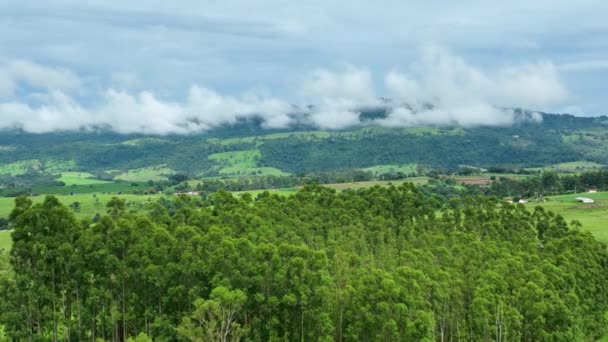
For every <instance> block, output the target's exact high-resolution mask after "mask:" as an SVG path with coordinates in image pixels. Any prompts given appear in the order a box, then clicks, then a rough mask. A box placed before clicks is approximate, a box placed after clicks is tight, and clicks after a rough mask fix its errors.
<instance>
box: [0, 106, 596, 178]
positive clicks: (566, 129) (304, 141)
mask: <svg viewBox="0 0 608 342" xmlns="http://www.w3.org/2000/svg"><path fill="white" fill-rule="evenodd" d="M607 122H608V119H607V118H606V117H597V118H582V117H574V116H571V115H551V114H545V115H543V121H542V122H541V123H538V122H521V123H518V124H515V125H513V126H509V127H472V128H462V127H449V126H446V127H414V128H383V127H377V126H363V127H354V128H352V129H349V130H340V131H318V130H314V129H313V128H312V127H293V128H291V129H285V130H267V129H264V128H262V127H261V126H260V123H259V122H255V121H253V122H241V123H240V124H237V125H234V126H229V127H225V128H222V129H217V130H214V131H210V132H207V133H203V134H195V135H168V136H143V135H120V134H115V133H110V132H104V131H99V132H79V133H77V132H62V133H47V134H28V133H23V132H16V131H5V132H2V134H1V135H0V176H2V175H4V176H6V175H11V176H18V175H20V174H25V173H28V177H27V178H28V179H32V177H39V176H40V175H39V174H40V173H42V174H44V175H52V174H58V173H61V172H65V171H79V172H91V173H93V174H95V176H96V177H97V178H100V179H113V178H116V179H124V178H126V177H125V175H124V173H126V172H131V171H135V172H138V171H141V170H143V169H149V168H156V169H163V170H164V171H163V172H161V173H158V174H157V175H156V176H167V175H168V174H171V173H182V174H188V175H190V176H203V177H214V176H226V177H235V176H251V175H287V174H299V173H307V172H320V171H336V170H343V169H353V168H368V167H374V166H378V165H387V164H419V165H423V166H425V167H428V168H439V167H441V168H452V169H453V168H457V167H459V166H461V165H469V166H476V167H486V168H487V167H491V166H497V165H515V166H519V167H539V166H546V165H553V164H559V163H562V162H570V161H588V162H595V163H599V164H608V152H607V151H608V127H607ZM121 177H122V178H121ZM0 182H2V183H10V182H9V181H7V182H4V181H2V180H1V179H0ZM17 182H18V183H19V180H17Z"/></svg>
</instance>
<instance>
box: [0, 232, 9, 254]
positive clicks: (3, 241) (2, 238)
mask: <svg viewBox="0 0 608 342" xmlns="http://www.w3.org/2000/svg"><path fill="white" fill-rule="evenodd" d="M11 244H12V242H11V232H10V231H8V230H2V231H0V250H4V251H8V250H9V249H10V248H11Z"/></svg>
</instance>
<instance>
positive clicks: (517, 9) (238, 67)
mask: <svg viewBox="0 0 608 342" xmlns="http://www.w3.org/2000/svg"><path fill="white" fill-rule="evenodd" d="M606 17H608V2H606V1H599V0H579V1H563V0H553V1H548V0H538V1H529V0H528V1H520V0H513V1H508V2H502V3H499V2H495V1H467V0H463V1H449V2H448V1H437V0H427V1H424V2H423V1H403V0H402V1H389V0H385V1H375V2H371V1H358V0H352V1H348V2H346V1H328V0H325V1H319V0H310V1H299V2H297V1H286V0H276V1H269V0H257V1H244V0H239V1H236V0H222V1H219V0H213V1H158V0H146V1H143V0H130V1H120V2H119V1H101V0H88V1H87V0H79V1H72V0H46V1H27V0H22V1H12V0H0V128H12V127H19V128H22V129H24V130H26V131H29V132H48V131H57V130H79V129H83V128H85V129H92V128H94V127H109V128H111V129H113V130H115V131H117V132H121V133H133V132H143V133H152V134H167V133H192V132H200V131H206V130H210V129H213V128H214V127H217V126H219V125H223V124H230V123H234V122H236V121H238V120H240V119H247V118H251V117H258V118H261V119H262V121H263V123H264V125H265V126H266V127H269V128H279V127H286V126H289V125H291V124H294V123H297V122H305V123H308V124H313V125H316V126H318V127H319V128H322V129H340V128H344V127H350V126H356V125H359V124H361V123H360V122H359V117H358V110H360V108H362V107H366V106H376V105H379V104H383V103H384V102H382V100H381V99H382V98H390V99H391V106H392V107H391V109H390V111H389V114H388V116H387V117H386V118H383V119H379V120H377V121H376V122H374V123H376V124H381V125H386V126H400V127H403V126H415V125H425V124H439V125H441V124H457V125H462V126H475V125H508V124H511V123H513V122H515V121H516V120H517V117H515V116H514V114H513V112H512V111H511V110H510V108H526V109H529V110H532V111H545V112H556V113H571V114H575V115H586V116H591V115H593V116H595V115H605V114H608V96H605V94H604V92H605V85H606V80H608V21H607V20H605V18H606ZM428 104H432V106H429V105H428ZM307 105H313V106H312V107H309V106H307ZM529 119H530V120H538V116H531V117H530V118H529Z"/></svg>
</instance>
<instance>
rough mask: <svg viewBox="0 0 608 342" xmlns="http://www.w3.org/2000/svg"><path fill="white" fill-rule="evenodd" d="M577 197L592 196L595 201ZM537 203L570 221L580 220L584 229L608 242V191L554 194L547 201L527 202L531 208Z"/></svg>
mask: <svg viewBox="0 0 608 342" xmlns="http://www.w3.org/2000/svg"><path fill="white" fill-rule="evenodd" d="M576 197H588V198H592V199H594V200H595V203H593V204H583V203H579V202H576V200H575V198H576ZM537 205H540V206H542V207H544V208H545V209H548V210H551V211H553V212H555V213H557V214H560V215H562V216H563V217H564V218H565V219H566V221H568V222H571V221H572V220H578V221H579V222H580V223H581V224H582V225H583V229H584V230H588V231H590V232H591V233H593V235H595V237H596V238H597V239H598V240H600V241H605V242H608V192H598V193H595V194H588V193H584V194H576V195H561V196H552V197H549V202H547V203H529V204H527V206H529V207H530V208H534V207H535V206H537Z"/></svg>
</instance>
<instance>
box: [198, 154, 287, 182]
mask: <svg viewBox="0 0 608 342" xmlns="http://www.w3.org/2000/svg"><path fill="white" fill-rule="evenodd" d="M260 155H261V154H260V151H258V150H244V151H233V152H222V153H214V154H211V155H209V157H208V158H209V160H213V161H214V162H215V163H216V164H217V168H218V172H219V173H220V175H222V176H288V175H289V173H287V172H283V171H281V170H279V169H277V168H274V167H258V165H257V161H258V159H259V158H260Z"/></svg>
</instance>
